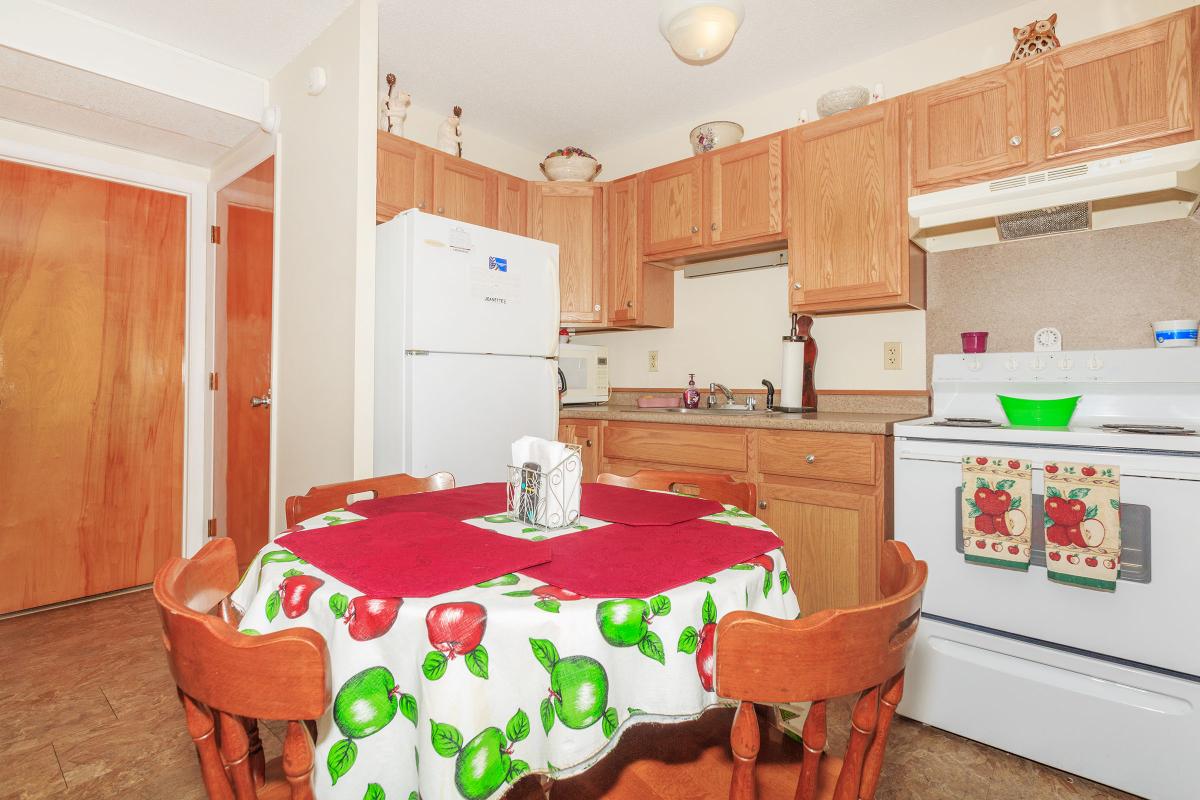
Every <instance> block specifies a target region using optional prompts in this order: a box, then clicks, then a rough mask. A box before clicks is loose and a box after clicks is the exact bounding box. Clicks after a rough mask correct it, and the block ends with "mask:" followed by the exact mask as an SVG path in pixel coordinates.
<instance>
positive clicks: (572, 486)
mask: <svg viewBox="0 0 1200 800" xmlns="http://www.w3.org/2000/svg"><path fill="white" fill-rule="evenodd" d="M527 463H532V464H537V465H538V469H539V470H540V474H539V475H537V476H534V475H532V474H530V472H531V471H526V470H525V469H523V467H524V466H525V464H527ZM511 464H512V466H514V467H516V468H517V469H516V471H515V472H514V474H513V477H512V481H513V487H512V488H513V497H514V498H516V499H515V500H514V501H513V504H514V506H516V508H514V509H513V511H514V512H515V513H516V515H517V516H519V517H520V516H524V518H523V519H522V521H523V522H532V523H533V524H535V525H540V526H543V527H548V528H561V527H564V526H566V525H570V524H571V523H572V522H574V521H575V520H576V519H578V518H579V493H580V483H581V481H582V479H583V462H582V461H581V459H580V457H579V453H578V451H576V450H574V449H572V448H570V447H568V446H567V445H565V444H563V443H562V442H551V441H547V440H546V439H539V438H538V437H536V436H522V437H521V438H520V439H517V440H516V441H515V442H513V444H512V462H511ZM525 496H528V498H529V499H528V500H526V501H525V502H524V503H522V502H521V498H522V497H525Z"/></svg>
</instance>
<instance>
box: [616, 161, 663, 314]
mask: <svg viewBox="0 0 1200 800" xmlns="http://www.w3.org/2000/svg"><path fill="white" fill-rule="evenodd" d="M606 194H607V203H608V210H607V217H608V286H609V305H608V307H609V319H611V320H612V322H613V323H621V322H634V321H636V320H637V319H638V315H639V314H640V313H641V311H642V308H641V299H642V258H641V242H640V241H639V240H638V179H637V176H636V175H632V176H630V177H628V178H622V179H621V180H619V181H613V182H612V183H610V184H609V185H608V187H607V189H606ZM652 269H655V268H654V267H652Z"/></svg>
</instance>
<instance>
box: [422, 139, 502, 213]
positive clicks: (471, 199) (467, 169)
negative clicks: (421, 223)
mask: <svg viewBox="0 0 1200 800" xmlns="http://www.w3.org/2000/svg"><path fill="white" fill-rule="evenodd" d="M433 202H434V211H435V212H436V213H438V214H441V215H442V216H443V217H449V218H450V219H457V220H461V221H462V222H470V223H471V224H473V225H483V226H485V227H488V228H494V227H496V173H495V172H493V171H492V170H490V169H488V168H487V167H483V166H480V165H479V164H475V163H472V162H470V161H463V160H462V159H461V158H457V157H456V156H451V155H447V154H446V153H434V154H433Z"/></svg>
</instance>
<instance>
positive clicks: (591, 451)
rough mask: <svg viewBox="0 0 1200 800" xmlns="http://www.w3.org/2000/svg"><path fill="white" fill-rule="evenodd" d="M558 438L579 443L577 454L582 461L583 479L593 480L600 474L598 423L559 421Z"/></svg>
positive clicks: (585, 480) (587, 481)
mask: <svg viewBox="0 0 1200 800" xmlns="http://www.w3.org/2000/svg"><path fill="white" fill-rule="evenodd" d="M558 440H559V441H560V442H567V443H569V444H577V445H579V456H580V458H581V460H582V461H583V480H584V482H586V483H592V482H595V480H596V476H597V475H599V474H600V423H598V422H584V421H578V422H560V423H559V425H558Z"/></svg>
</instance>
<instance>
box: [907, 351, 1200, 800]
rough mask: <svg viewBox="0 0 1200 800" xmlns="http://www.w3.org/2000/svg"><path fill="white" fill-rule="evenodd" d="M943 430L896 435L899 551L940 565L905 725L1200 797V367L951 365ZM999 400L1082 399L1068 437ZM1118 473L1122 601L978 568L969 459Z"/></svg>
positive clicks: (1001, 358)
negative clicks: (1088, 466)
mask: <svg viewBox="0 0 1200 800" xmlns="http://www.w3.org/2000/svg"><path fill="white" fill-rule="evenodd" d="M932 388H933V416H931V417H929V418H926V419H918V420H912V421H910V422H904V423H898V424H897V425H896V426H895V428H894V435H895V492H894V494H895V498H896V500H895V535H896V538H898V539H901V540H903V541H905V542H907V543H908V544H909V546H910V547H911V548H912V550H913V552H914V553H915V554H916V556H917V557H918V558H921V559H924V560H925V561H927V562H928V563H929V583H928V586H927V588H926V592H925V601H924V609H923V612H922V621H921V626H920V628H919V630H918V644H917V647H916V649H915V651H914V654H913V657H912V660H911V661H910V664H909V668H908V672H907V676H908V677H907V679H906V681H905V697H904V701H903V703H902V704H901V706H900V712H901V713H902V714H904V715H905V716H908V717H911V718H913V719H918V720H921V721H922V722H926V723H928V724H931V725H935V726H937V727H940V728H944V729H946V730H950V731H953V732H955V733H958V734H960V735H963V736H967V737H969V738H972V739H976V740H978V741H981V742H985V743H987V744H990V745H993V746H996V747H1000V748H1003V749H1005V750H1008V751H1011V752H1014V753H1017V754H1019V755H1022V756H1025V757H1027V758H1031V759H1034V760H1036V761H1040V762H1042V763H1045V764H1049V765H1051V766H1054V767H1058V768H1060V769H1063V770H1066V771H1068V772H1072V773H1075V774H1078V775H1083V776H1085V777H1088V778H1091V779H1092V780H1096V781H1099V782H1101V783H1106V784H1109V785H1111V786H1115V787H1117V788H1120V789H1123V790H1125V791H1129V792H1133V793H1135V794H1139V795H1142V796H1144V797H1150V798H1163V799H1164V800H1183V799H1184V798H1197V797H1200V349H1193V348H1187V349H1161V350H1157V349H1156V350H1107V351H1089V352H1053V353H1046V352H1039V353H986V354H979V355H939V356H935V357H934V363H933V381H932ZM997 394H1005V395H1013V396H1017V397H1032V398H1054V397H1066V396H1073V395H1081V396H1082V397H1081V400H1080V401H1079V405H1078V408H1077V409H1076V413H1075V416H1074V418H1073V419H1072V421H1071V425H1070V426H1069V427H1066V428H1055V429H1045V428H1021V427H1014V426H1010V425H1008V424H1007V422H1006V421H1005V417H1004V413H1003V410H1002V409H1001V408H1000V404H999V402H998V401H997V399H996V395H997ZM965 455H995V456H1006V457H1011V458H1023V459H1029V460H1031V461H1032V462H1033V465H1034V477H1033V482H1034V486H1033V491H1034V495H1035V496H1034V506H1035V508H1034V513H1033V514H1031V517H1030V518H1031V519H1033V520H1040V519H1041V518H1042V515H1041V513H1038V511H1037V507H1038V506H1040V504H1041V501H1042V488H1043V482H1042V472H1041V465H1042V464H1043V463H1045V462H1046V461H1053V460H1061V461H1087V462H1092V463H1101V464H1116V465H1117V466H1119V467H1120V470H1121V472H1120V474H1121V520H1122V567H1121V575H1120V579H1119V580H1118V582H1117V589H1116V591H1115V592H1112V593H1107V592H1099V591H1093V590H1089V589H1085V588H1080V587H1075V586H1067V585H1063V584H1058V583H1053V582H1051V581H1050V580H1048V579H1047V577H1046V574H1045V571H1044V564H1045V549H1044V545H1045V537H1044V531H1043V530H1042V529H1041V527H1040V525H1038V526H1036V527H1035V528H1034V531H1033V558H1032V562H1033V566H1032V567H1031V568H1030V570H1029V572H1028V573H1022V572H1015V571H1010V570H1002V569H996V568H990V567H985V566H979V565H975V564H968V563H966V562H965V561H964V559H963V555H962V552H961V547H962V545H961V536H960V528H961V520H960V518H959V513H960V512H959V508H960V503H959V492H960V491H961V485H962V483H961V482H962V475H961V459H962V457H963V456H965Z"/></svg>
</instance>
